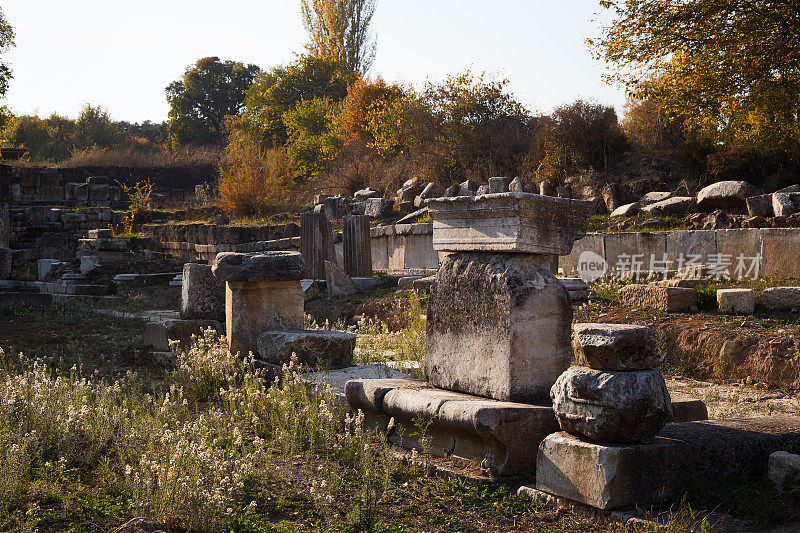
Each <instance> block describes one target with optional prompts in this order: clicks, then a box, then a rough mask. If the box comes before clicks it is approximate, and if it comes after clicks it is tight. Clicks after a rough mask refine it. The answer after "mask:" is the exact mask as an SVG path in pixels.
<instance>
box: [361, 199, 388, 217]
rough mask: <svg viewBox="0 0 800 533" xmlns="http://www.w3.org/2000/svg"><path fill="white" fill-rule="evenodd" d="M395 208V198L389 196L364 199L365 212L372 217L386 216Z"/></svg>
mask: <svg viewBox="0 0 800 533" xmlns="http://www.w3.org/2000/svg"><path fill="white" fill-rule="evenodd" d="M392 208H394V200H390V199H388V198H368V199H366V200H364V214H365V215H367V216H369V217H371V218H386V216H388V215H389V213H391V212H392Z"/></svg>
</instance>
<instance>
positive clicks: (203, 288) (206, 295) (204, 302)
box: [181, 263, 225, 322]
mask: <svg viewBox="0 0 800 533" xmlns="http://www.w3.org/2000/svg"><path fill="white" fill-rule="evenodd" d="M181 317H182V318H187V319H188V318H206V319H211V320H219V321H220V322H222V321H224V320H225V282H224V281H221V280H219V279H217V277H216V276H214V274H213V273H212V271H211V266H210V265H202V264H199V263H186V264H185V265H183V280H182V282H181Z"/></svg>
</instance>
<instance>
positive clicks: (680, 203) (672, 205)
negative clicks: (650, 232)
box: [642, 196, 695, 216]
mask: <svg viewBox="0 0 800 533" xmlns="http://www.w3.org/2000/svg"><path fill="white" fill-rule="evenodd" d="M694 208H695V200H694V198H692V197H691V196H675V197H673V198H667V199H666V200H662V201H660V202H656V203H654V204H650V205H647V206H644V207H643V208H642V211H645V212H647V213H650V214H651V215H654V216H664V215H685V214H686V213H689V212H691V211H694Z"/></svg>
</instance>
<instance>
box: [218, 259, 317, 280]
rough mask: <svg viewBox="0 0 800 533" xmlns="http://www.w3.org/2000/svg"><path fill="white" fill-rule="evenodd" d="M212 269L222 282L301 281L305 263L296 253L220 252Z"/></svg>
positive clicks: (304, 271)
mask: <svg viewBox="0 0 800 533" xmlns="http://www.w3.org/2000/svg"><path fill="white" fill-rule="evenodd" d="M212 271H213V273H214V275H215V276H216V277H217V279H220V280H222V281H236V282H241V281H300V280H301V279H303V278H304V277H305V276H304V275H305V273H306V264H305V261H303V256H302V255H301V254H300V253H299V252H262V253H258V254H240V253H235V252H222V253H220V254H217V260H216V261H215V263H214V266H213V268H212ZM298 286H299V285H298Z"/></svg>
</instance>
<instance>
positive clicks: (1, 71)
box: [0, 8, 14, 97]
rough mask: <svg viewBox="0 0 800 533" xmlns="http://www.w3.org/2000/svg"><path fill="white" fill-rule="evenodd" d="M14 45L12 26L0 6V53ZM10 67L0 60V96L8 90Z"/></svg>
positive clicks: (10, 76)
mask: <svg viewBox="0 0 800 533" xmlns="http://www.w3.org/2000/svg"><path fill="white" fill-rule="evenodd" d="M12 46H14V28H12V27H11V24H9V23H8V21H7V20H6V17H5V15H4V14H3V10H2V8H0V54H4V53H6V52H8V50H9V49H10V48H11V47H12ZM12 77H13V76H12V74H11V68H10V67H9V66H8V65H7V64H6V62H5V61H0V97H2V96H3V95H5V94H6V91H8V84H9V82H10V81H11V78H12Z"/></svg>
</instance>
